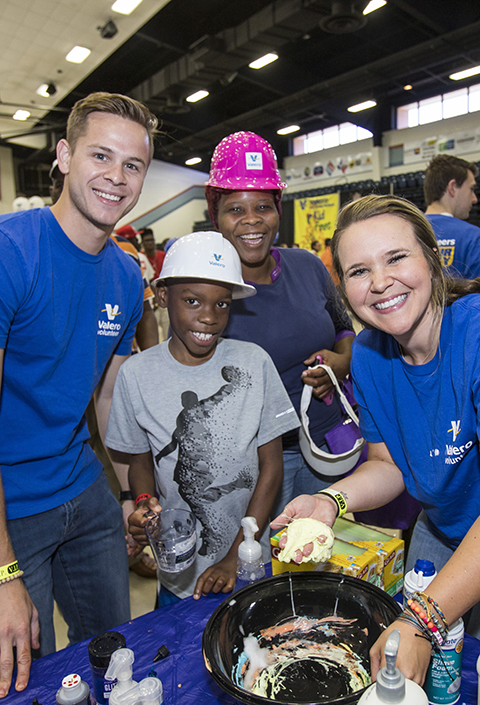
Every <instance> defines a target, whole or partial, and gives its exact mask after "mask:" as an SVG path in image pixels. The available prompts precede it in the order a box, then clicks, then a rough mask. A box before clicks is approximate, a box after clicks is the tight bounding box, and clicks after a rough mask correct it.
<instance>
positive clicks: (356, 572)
mask: <svg viewBox="0 0 480 705" xmlns="http://www.w3.org/2000/svg"><path fill="white" fill-rule="evenodd" d="M284 531H285V529H282V531H280V532H279V533H278V534H276V535H275V536H272V538H271V539H270V544H271V552H272V574H273V575H279V574H280V573H287V572H298V571H305V570H306V571H317V572H321V571H327V572H331V573H341V574H342V575H351V576H353V577H354V578H359V579H360V580H365V581H367V582H369V583H372V584H373V585H377V586H378V585H379V582H380V578H381V572H382V568H383V560H382V559H381V558H380V557H379V555H378V553H376V552H375V551H372V550H370V549H364V548H361V547H359V546H355V545H354V544H352V543H348V542H346V541H342V540H341V539H335V542H334V544H333V548H332V556H331V558H330V560H328V561H327V562H326V563H311V562H306V563H300V564H298V563H295V562H293V561H291V562H290V563H284V562H282V561H279V560H278V554H279V552H280V548H279V545H278V542H279V540H280V536H281V535H282V533H283V532H284Z"/></svg>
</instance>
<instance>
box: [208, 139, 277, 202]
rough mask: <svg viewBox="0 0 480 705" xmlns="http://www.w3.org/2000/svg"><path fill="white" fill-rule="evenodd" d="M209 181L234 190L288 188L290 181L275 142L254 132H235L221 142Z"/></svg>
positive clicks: (214, 184)
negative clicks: (281, 166) (283, 174)
mask: <svg viewBox="0 0 480 705" xmlns="http://www.w3.org/2000/svg"><path fill="white" fill-rule="evenodd" d="M205 183H206V185H207V186H213V187H216V188H223V189H233V190H234V191H237V190H246V189H258V190H263V189H269V190H272V189H284V188H285V187H286V185H287V184H285V183H283V182H282V177H281V176H280V172H279V171H278V167H277V157H276V155H275V152H274V151H273V148H272V146H271V144H269V142H267V140H264V139H263V137H260V135H256V134H255V133H254V132H234V133H233V134H231V135H228V137H225V138H224V139H223V140H222V141H221V142H219V144H217V146H216V147H215V151H214V153H213V156H212V163H211V165H210V176H209V179H208V181H206V182H205Z"/></svg>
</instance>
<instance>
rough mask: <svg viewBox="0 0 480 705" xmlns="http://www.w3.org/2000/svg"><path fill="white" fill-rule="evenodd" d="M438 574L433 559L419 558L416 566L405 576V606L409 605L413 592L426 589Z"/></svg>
mask: <svg viewBox="0 0 480 705" xmlns="http://www.w3.org/2000/svg"><path fill="white" fill-rule="evenodd" d="M436 575H437V571H436V570H435V566H434V564H433V563H432V561H426V560H422V559H417V562H416V563H415V566H414V568H413V569H412V570H409V571H408V573H407V574H406V576H405V581H404V583H403V606H404V607H406V606H407V600H408V599H409V598H410V597H411V596H412V593H414V592H418V591H420V592H422V591H423V590H425V588H426V587H427V586H428V585H430V583H431V582H432V580H433V579H434V577H435V576H436Z"/></svg>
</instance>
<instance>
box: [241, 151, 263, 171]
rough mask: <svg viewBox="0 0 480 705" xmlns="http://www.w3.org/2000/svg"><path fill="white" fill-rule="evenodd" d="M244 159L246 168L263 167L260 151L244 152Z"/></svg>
mask: <svg viewBox="0 0 480 705" xmlns="http://www.w3.org/2000/svg"><path fill="white" fill-rule="evenodd" d="M245 160H246V167H247V169H263V163H262V161H263V160H262V153H261V152H246V153H245Z"/></svg>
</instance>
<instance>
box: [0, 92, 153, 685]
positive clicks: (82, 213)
mask: <svg viewBox="0 0 480 705" xmlns="http://www.w3.org/2000/svg"><path fill="white" fill-rule="evenodd" d="M156 126H157V119H156V117H155V116H154V115H152V113H151V112H150V111H149V110H148V109H147V108H146V107H145V106H144V105H142V104H141V103H138V102H137V101H134V100H132V99H131V98H128V97H126V96H121V95H118V94H110V93H94V94H91V95H89V96H87V97H86V98H84V99H82V100H80V101H78V102H77V103H76V104H75V106H74V108H73V109H72V112H71V114H70V116H69V119H68V123H67V138H66V139H61V140H60V141H59V143H58V145H57V159H58V166H59V169H60V171H61V172H62V173H63V174H64V176H65V185H64V188H63V191H62V193H61V195H60V197H59V199H58V201H57V202H56V203H55V205H54V206H52V208H38V209H33V210H30V211H28V212H22V213H14V214H10V215H4V216H2V217H0V270H1V272H0V373H2V372H3V386H2V398H1V404H0V427H1V429H2V433H1V434H0V468H1V475H2V483H3V484H2V486H1V489H0V566H1V567H2V574H5V573H6V574H7V578H6V579H5V578H3V577H2V578H1V580H0V644H1V659H0V669H1V671H0V697H4V696H5V695H6V694H7V692H8V690H9V687H10V683H11V678H12V670H13V660H14V659H13V649H14V648H16V657H17V666H18V668H17V676H16V682H15V687H16V689H17V690H23V689H24V688H25V687H26V685H27V682H28V677H29V672H30V663H31V652H30V649H31V647H32V648H33V649H39V652H37V653H39V654H40V655H44V654H48V653H51V652H52V651H55V632H54V627H53V601H54V597H55V599H56V601H57V603H58V605H59V607H60V609H61V611H62V614H63V616H64V618H65V620H66V622H67V624H68V625H69V638H70V641H71V642H72V643H73V642H76V641H80V640H83V639H86V638H88V637H90V636H93V635H94V634H97V633H98V632H100V631H104V630H106V629H110V628H112V627H114V626H116V625H118V624H120V623H122V622H124V621H126V620H128V619H129V615H130V609H129V585H128V564H127V552H126V548H125V538H124V533H123V525H122V512H121V509H120V507H119V505H118V503H117V501H116V500H115V499H114V497H113V496H112V494H111V493H110V491H109V489H108V483H107V480H106V478H105V476H104V473H103V472H102V467H101V465H100V463H99V462H98V460H97V459H96V458H95V455H94V453H93V451H92V450H91V448H90V446H89V445H88V439H89V433H88V430H87V424H86V421H85V409H86V408H87V405H88V402H89V400H90V399H91V397H92V394H93V393H94V391H96V393H97V394H96V397H97V410H98V419H99V427H100V431H101V433H102V434H103V433H104V432H105V430H106V425H107V420H108V414H109V410H110V403H111V395H112V393H113V386H114V381H115V378H116V375H117V372H118V369H119V368H120V366H121V364H122V363H123V362H124V360H125V359H126V358H127V357H128V356H129V354H130V351H131V346H132V340H133V336H134V333H135V327H136V324H137V322H138V321H139V319H140V317H141V314H142V303H143V285H142V278H141V274H140V272H139V271H138V267H137V266H136V265H135V263H134V262H133V261H131V260H130V259H129V258H128V257H126V256H125V255H124V253H122V252H121V251H120V249H119V248H118V247H117V246H116V245H115V244H114V243H113V242H112V241H111V240H110V239H109V235H110V233H111V232H112V230H113V228H114V226H115V224H116V223H117V221H118V220H119V219H120V218H122V217H123V216H125V215H126V214H127V213H128V212H129V211H130V210H131V209H132V208H133V207H134V206H135V204H136V203H137V201H138V198H139V196H140V193H141V190H142V186H143V182H144V178H145V175H146V172H147V169H148V166H149V163H150V161H151V158H152V155H153V136H154V134H155V131H156ZM7 340H8V344H7ZM120 480H121V483H122V489H125V490H126V489H127V488H128V483H127V477H126V476H121V478H120ZM99 585H101V589H100V590H99V588H98V586H99ZM39 625H40V628H39Z"/></svg>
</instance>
